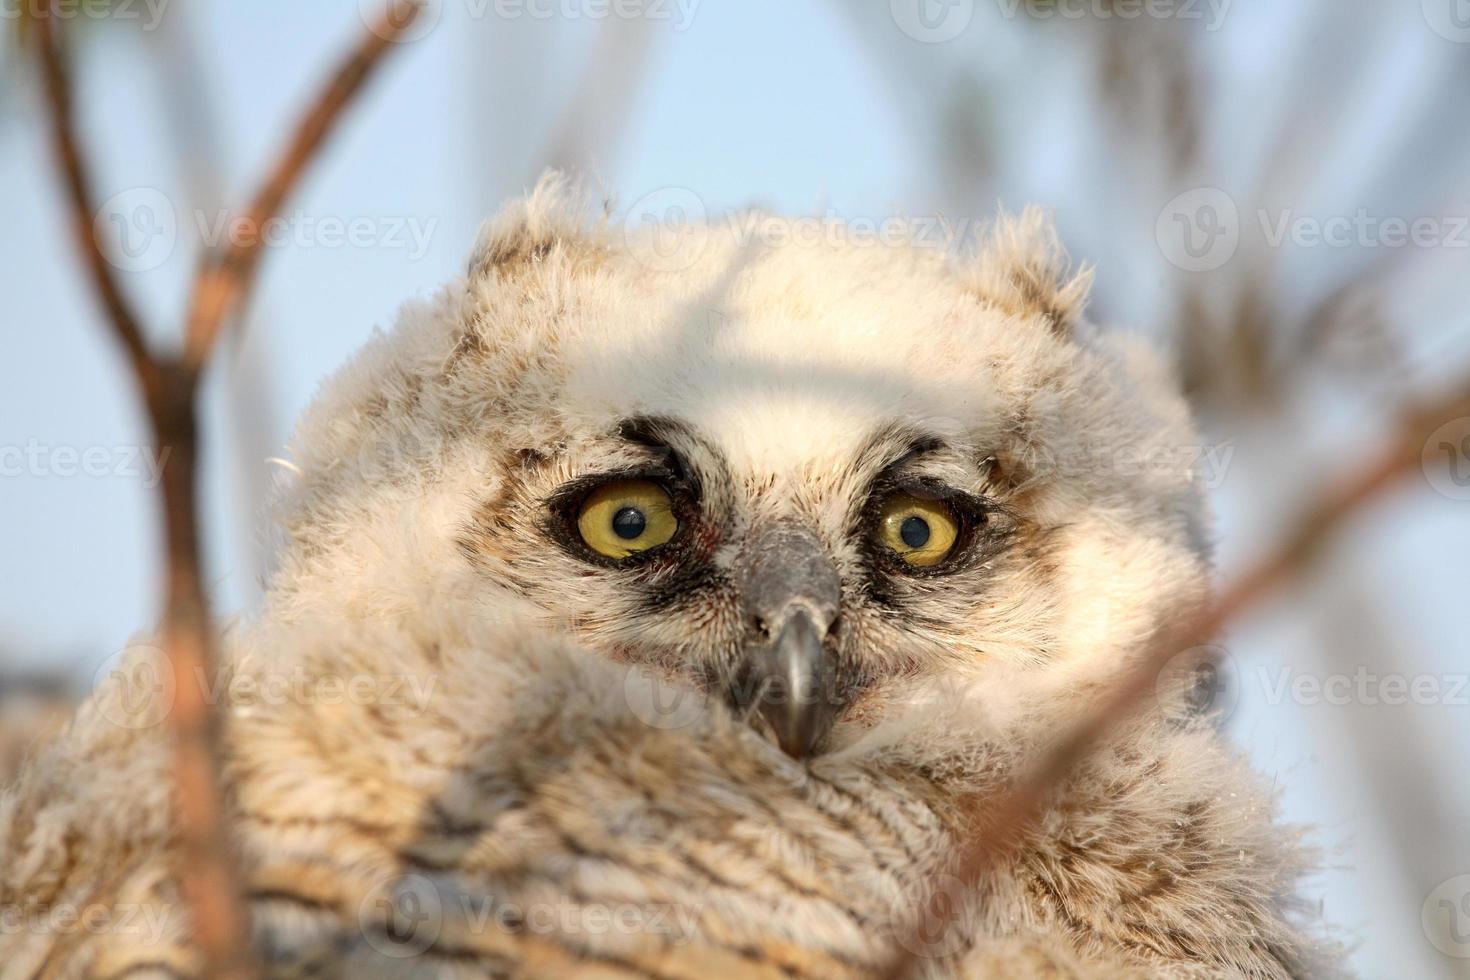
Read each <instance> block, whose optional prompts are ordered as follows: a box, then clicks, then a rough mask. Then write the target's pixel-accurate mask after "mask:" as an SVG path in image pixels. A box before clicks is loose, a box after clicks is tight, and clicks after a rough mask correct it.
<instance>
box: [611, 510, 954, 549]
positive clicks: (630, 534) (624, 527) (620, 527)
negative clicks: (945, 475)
mask: <svg viewBox="0 0 1470 980" xmlns="http://www.w3.org/2000/svg"><path fill="white" fill-rule="evenodd" d="M612 524H613V533H614V534H616V535H617V536H618V537H620V538H622V539H623V540H624V541H632V540H633V539H634V538H636V537H638V536H639V535H640V534H642V533H643V531H644V529H645V528H647V527H648V518H646V517H644V516H643V511H641V510H639V509H638V508H637V507H624V508H623V509H622V510H620V511H618V512H617V513H616V514H614V515H613V521H612ZM928 536H929V529H928V528H925V529H924V537H926V538H927V537H928Z"/></svg>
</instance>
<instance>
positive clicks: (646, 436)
mask: <svg viewBox="0 0 1470 980" xmlns="http://www.w3.org/2000/svg"><path fill="white" fill-rule="evenodd" d="M617 433H618V435H619V436H620V437H621V438H623V439H626V440H628V441H629V442H631V443H636V444H637V445H639V446H645V447H647V448H649V449H670V448H672V447H671V443H673V442H676V441H682V442H692V441H696V439H695V436H694V433H693V432H691V431H690V429H689V427H688V426H687V425H685V424H684V423H683V422H680V421H679V420H678V419H671V418H665V417H663V416H659V415H634V416H632V417H630V418H626V419H622V420H621V421H619V422H618V427H617Z"/></svg>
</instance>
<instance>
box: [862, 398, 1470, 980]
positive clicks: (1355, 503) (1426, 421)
mask: <svg viewBox="0 0 1470 980" xmlns="http://www.w3.org/2000/svg"><path fill="white" fill-rule="evenodd" d="M1465 416H1470V382H1466V383H1465V384H1463V385H1461V386H1460V387H1459V388H1457V389H1456V390H1454V391H1452V392H1450V393H1449V394H1447V395H1445V396H1444V397H1442V398H1439V399H1437V400H1435V401H1433V402H1431V403H1428V404H1426V405H1424V406H1422V407H1420V408H1419V409H1417V410H1415V411H1412V412H1409V413H1408V414H1406V415H1405V416H1404V417H1403V419H1402V420H1401V421H1400V423H1399V425H1398V427H1397V431H1396V433H1395V435H1394V437H1393V439H1392V440H1391V441H1390V442H1389V443H1388V445H1386V446H1385V447H1384V448H1383V449H1382V450H1381V451H1380V453H1379V455H1378V456H1377V457H1376V458H1375V459H1373V460H1372V461H1371V462H1370V463H1369V464H1368V465H1366V466H1364V467H1362V468H1361V469H1360V470H1358V471H1357V472H1355V473H1353V474H1352V475H1351V476H1350V477H1348V478H1347V479H1346V480H1345V481H1344V482H1342V483H1341V484H1339V485H1337V486H1336V487H1333V488H1331V489H1329V490H1327V491H1326V492H1324V493H1323V494H1322V495H1321V496H1320V497H1318V498H1317V499H1316V500H1314V501H1313V502H1312V503H1311V504H1310V505H1309V506H1307V507H1305V508H1304V509H1303V511H1302V513H1301V514H1300V516H1299V517H1298V518H1297V519H1296V521H1295V522H1294V523H1293V524H1292V525H1291V526H1290V528H1289V530H1288V531H1287V532H1286V533H1285V534H1284V535H1283V536H1282V538H1281V540H1280V543H1279V544H1278V545H1277V546H1276V548H1275V549H1274V550H1273V551H1271V552H1270V553H1269V554H1268V555H1267V556H1266V557H1265V558H1264V559H1262V560H1261V561H1260V562H1258V563H1257V564H1256V565H1254V566H1253V567H1251V568H1250V569H1249V570H1248V571H1247V572H1246V573H1245V574H1243V575H1241V576H1240V577H1239V578H1238V579H1236V581H1235V583H1234V584H1233V585H1232V586H1230V587H1229V588H1227V589H1225V590H1224V591H1222V592H1221V593H1220V594H1219V596H1218V597H1217V598H1216V599H1215V600H1214V601H1213V602H1211V603H1208V604H1205V605H1204V606H1202V607H1201V608H1198V609H1196V610H1195V611H1194V612H1193V613H1192V614H1191V615H1189V616H1186V617H1184V618H1182V619H1180V620H1179V621H1177V622H1176V623H1174V624H1172V625H1170V626H1167V627H1165V628H1164V629H1162V630H1161V631H1160V632H1159V633H1158V634H1156V635H1155V637H1154V639H1153V640H1152V641H1151V642H1150V644H1149V645H1148V647H1147V648H1146V649H1145V651H1144V653H1143V656H1142V657H1141V658H1140V660H1139V661H1138V663H1137V664H1136V665H1135V666H1134V667H1133V669H1131V670H1130V671H1128V672H1127V673H1126V674H1125V675H1124V676H1123V677H1122V678H1121V679H1120V680H1119V681H1118V682H1117V683H1116V684H1115V685H1114V686H1113V687H1112V688H1111V689H1110V690H1108V691H1106V692H1104V696H1103V697H1102V698H1101V699H1100V701H1099V706H1098V707H1097V708H1095V709H1094V710H1093V711H1092V712H1090V713H1089V714H1088V715H1086V716H1085V717H1084V718H1083V719H1082V721H1080V722H1078V723H1077V724H1076V725H1074V726H1073V727H1072V728H1071V729H1070V730H1068V731H1067V732H1066V733H1065V734H1064V735H1062V737H1060V738H1058V739H1057V740H1056V741H1054V742H1052V743H1051V745H1050V747H1049V748H1048V749H1046V751H1044V752H1043V753H1042V754H1041V759H1040V761H1039V763H1038V764H1036V765H1035V766H1034V767H1033V768H1032V769H1031V770H1030V771H1029V772H1027V773H1025V774H1023V775H1022V776H1021V777H1020V778H1019V779H1018V780H1017V781H1016V783H1015V784H1014V785H1013V786H1012V787H1011V788H1010V789H1009V790H1008V791H1006V792H1005V793H1003V794H1001V795H1000V797H999V799H995V798H989V799H985V798H976V799H972V800H970V801H968V802H969V803H970V804H972V806H973V808H974V809H975V811H977V812H978V813H981V814H983V817H982V818H981V819H979V820H977V821H976V824H977V832H976V833H975V834H974V839H973V841H972V842H971V844H970V845H969V846H968V847H967V848H966V849H965V850H964V851H962V852H961V854H960V856H959V858H958V860H957V861H956V862H955V863H954V865H953V866H952V871H951V873H953V874H954V875H955V876H956V877H957V878H958V879H959V880H960V881H961V882H964V883H965V884H967V885H968V884H970V883H973V882H974V881H976V880H977V879H978V878H979V877H980V875H982V874H983V873H985V871H986V870H987V869H989V868H990V867H991V866H992V865H993V864H994V863H995V862H996V861H997V860H998V859H1000V858H1001V857H1003V856H1004V854H1005V853H1006V852H1007V851H1008V850H1009V849H1010V848H1012V847H1013V846H1014V845H1015V844H1016V842H1017V841H1018V839H1019V838H1020V837H1021V836H1022V835H1023V834H1024V833H1025V831H1026V830H1027V829H1029V828H1030V827H1031V825H1032V823H1033V821H1034V820H1035V819H1036V817H1037V816H1038V814H1039V811H1040V810H1041V808H1042V806H1043V805H1044V804H1045V803H1046V801H1047V799H1048V798H1049V797H1050V795H1051V794H1052V792H1053V791H1054V790H1055V789H1056V787H1057V786H1058V785H1059V784H1060V783H1061V782H1062V780H1063V779H1065V778H1066V776H1067V775H1068V774H1069V773H1070V772H1071V771H1072V769H1073V768H1074V767H1075V766H1076V765H1077V764H1078V763H1079V762H1081V761H1083V760H1084V759H1086V758H1087V757H1088V756H1089V755H1090V754H1091V752H1092V750H1093V749H1095V748H1096V747H1097V746H1098V745H1099V744H1101V743H1102V741H1103V739H1104V738H1105V736H1106V735H1107V733H1108V731H1109V730H1110V729H1111V728H1113V727H1114V726H1116V725H1118V724H1119V723H1121V722H1122V721H1123V720H1125V719H1127V718H1129V717H1131V716H1132V714H1133V713H1134V712H1135V711H1136V710H1137V709H1138V708H1139V707H1140V705H1142V704H1143V703H1144V702H1145V699H1146V698H1147V696H1148V694H1149V693H1150V692H1151V691H1153V690H1155V685H1156V683H1157V680H1158V677H1159V675H1160V673H1161V672H1162V671H1163V670H1164V669H1165V668H1166V667H1167V666H1168V664H1169V662H1170V660H1172V659H1173V658H1174V657H1175V656H1176V655H1177V654H1178V653H1179V652H1180V651H1182V650H1188V649H1190V648H1191V647H1197V646H1201V645H1203V644H1206V643H1209V642H1210V641H1211V640H1212V639H1214V637H1215V636H1216V635H1217V634H1219V632H1220V631H1221V630H1222V629H1223V628H1224V627H1225V626H1226V625H1227V624H1228V623H1230V622H1232V621H1233V620H1235V619H1236V618H1237V617H1239V616H1240V615H1241V614H1242V613H1243V612H1244V611H1245V610H1247V609H1249V608H1251V607H1252V606H1254V605H1255V604H1256V603H1258V602H1260V601H1261V600H1262V599H1264V598H1266V597H1267V596H1269V595H1272V594H1274V593H1276V592H1278V591H1279V590H1280V589H1281V588H1282V587H1284V586H1286V585H1288V584H1290V583H1291V581H1292V580H1293V579H1295V578H1296V577H1297V576H1298V575H1299V574H1300V573H1301V572H1302V571H1304V570H1305V569H1306V568H1307V567H1308V566H1310V565H1311V564H1312V562H1313V561H1314V560H1315V559H1316V558H1317V556H1318V555H1319V554H1320V553H1321V551H1322V548H1323V546H1324V545H1325V544H1326V543H1327V542H1328V541H1329V540H1330V539H1331V537H1332V536H1333V534H1334V533H1335V532H1336V531H1337V530H1338V529H1339V528H1340V527H1341V526H1342V525H1343V524H1344V523H1345V522H1346V520H1347V519H1348V518H1349V517H1351V516H1352V515H1354V514H1355V513H1356V512H1357V511H1359V510H1360V509H1361V508H1362V507H1364V506H1365V505H1367V504H1368V503H1370V502H1371V501H1373V500H1374V499H1376V498H1377V497H1379V496H1380V495H1382V494H1383V493H1384V492H1385V491H1386V490H1388V489H1389V488H1390V487H1392V486H1394V485H1395V484H1396V483H1398V482H1399V481H1400V480H1401V479H1402V478H1404V477H1405V476H1406V475H1407V474H1409V473H1410V472H1412V471H1414V470H1416V469H1418V468H1419V467H1420V466H1421V464H1422V458H1423V456H1422V454H1423V447H1424V443H1425V441H1426V439H1427V438H1428V437H1429V434H1430V433H1431V432H1433V431H1434V430H1435V429H1436V428H1438V427H1439V426H1440V425H1441V424H1443V423H1444V422H1446V421H1447V420H1450V419H1455V418H1462V417H1465ZM930 925H932V923H930ZM910 938H911V941H908V942H904V943H902V944H900V948H901V949H902V950H904V952H902V953H900V954H899V956H898V957H897V958H896V960H895V962H894V964H893V965H892V967H891V968H890V969H889V970H888V971H887V974H886V975H887V976H889V977H909V976H914V975H916V974H917V972H918V970H917V967H918V966H919V960H918V957H917V955H916V954H915V953H913V952H912V951H911V950H912V949H918V948H921V947H920V945H919V943H918V941H917V940H916V939H914V938H913V937H910ZM931 939H932V936H931Z"/></svg>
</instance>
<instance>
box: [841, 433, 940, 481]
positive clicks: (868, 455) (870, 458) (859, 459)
mask: <svg viewBox="0 0 1470 980" xmlns="http://www.w3.org/2000/svg"><path fill="white" fill-rule="evenodd" d="M945 446H946V443H945V442H944V440H943V439H940V438H939V437H938V436H935V435H932V434H930V433H927V432H921V431H919V430H918V429H915V428H914V427H913V426H912V425H907V424H904V423H902V422H893V423H891V424H889V425H885V426H883V427H882V428H881V429H879V430H878V431H876V432H874V433H873V434H872V435H871V436H869V437H868V440H867V442H865V443H864V444H863V447H862V448H861V449H859V450H858V452H857V456H856V463H857V467H858V468H859V469H860V470H870V469H871V470H877V471H878V472H879V473H880V474H883V473H891V472H892V471H893V470H896V469H898V468H899V467H901V466H903V465H904V464H905V463H908V462H910V461H912V460H914V459H916V458H918V457H920V456H925V455H927V454H929V453H933V452H938V451H939V450H941V449H944V448H945Z"/></svg>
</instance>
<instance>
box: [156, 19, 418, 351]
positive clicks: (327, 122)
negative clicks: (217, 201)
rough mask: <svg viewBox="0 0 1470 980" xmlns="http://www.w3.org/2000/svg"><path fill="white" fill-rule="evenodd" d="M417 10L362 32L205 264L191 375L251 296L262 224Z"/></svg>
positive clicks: (196, 302) (189, 341)
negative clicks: (229, 235)
mask: <svg viewBox="0 0 1470 980" xmlns="http://www.w3.org/2000/svg"><path fill="white" fill-rule="evenodd" d="M421 9H422V0H398V2H397V3H396V4H395V6H394V8H392V9H390V10H388V11H387V12H386V13H385V14H384V15H383V17H382V19H381V20H379V21H378V23H377V24H375V25H374V26H373V28H372V30H370V31H368V32H367V34H366V35H365V36H364V37H363V39H362V41H361V42H360V43H359V44H358V46H357V49H356V50H354V51H353V52H352V53H351V55H350V56H349V57H348V58H347V59H346V60H345V61H343V62H342V64H341V65H339V66H338V68H337V70H336V72H334V73H333V75H332V78H331V81H330V82H329V83H328V84H327V86H326V88H325V89H323V90H322V92H321V94H320V95H319V96H318V97H317V99H316V101H315V103H314V104H313V105H312V107H311V109H310V110H309V111H308V112H307V113H306V115H304V116H302V117H301V121H300V122H299V123H297V125H296V129H295V132H294V133H293V134H292V137H291V141H290V142H289V143H288V144H287V145H286V149H285V151H284V152H283V153H282V154H281V155H280V156H279V157H278V158H277V161H278V162H277V163H276V165H275V167H274V168H272V170H271V172H270V174H269V176H268V177H267V178H266V180H265V183H264V184H262V185H261V187H260V190H259V191H258V192H257V193H256V195H255V199H254V200H253V201H252V202H251V204H250V207H249V209H248V210H247V211H246V212H245V213H244V214H243V215H241V216H239V217H238V218H236V219H235V220H234V222H232V227H233V228H235V229H237V230H239V231H240V232H242V234H240V235H237V236H234V238H235V240H234V241H233V242H232V243H231V245H230V248H229V249H228V250H227V251H225V252H224V253H223V254H221V255H214V256H210V257H208V258H206V260H205V262H204V264H203V266H202V267H201V268H200V270H199V276H198V278H197V279H196V281H195V283H194V297H193V301H192V302H191V304H190V307H189V317H188V321H187V323H186V326H185V335H184V357H183V361H184V363H185V364H186V365H188V366H189V367H190V368H192V369H193V370H196V371H197V370H198V369H199V368H201V367H202V366H203V364H204V362H205V360H206V359H207V358H208V357H209V352H210V350H212V349H213V347H214V344H215V341H216V340H217V339H218V337H219V332H220V327H221V325H222V324H223V323H224V322H225V320H226V319H227V318H228V317H229V316H231V315H232V314H233V313H234V312H235V311H236V310H237V308H238V307H239V306H240V304H241V303H242V302H243V301H244V299H245V297H246V296H247V295H248V294H249V292H250V287H251V285H252V284H253V283H254V281H255V273H256V270H257V269H258V268H259V265H260V256H261V250H262V248H263V246H264V242H265V236H264V234H263V233H262V232H263V229H264V227H265V224H266V222H267V221H269V220H270V219H271V218H273V217H275V215H276V213H277V212H278V211H280V209H281V205H282V204H283V203H284V202H285V200H286V198H287V197H288V196H290V194H291V191H292V190H293V189H295V187H296V184H297V183H298V182H299V181H300V179H301V175H302V173H303V172H305V170H306V166H307V164H309V163H310V162H311V161H312V160H313V159H315V157H316V155H317V153H318V152H319V151H320V149H321V146H322V142H323V141H324V140H325V139H326V137H327V135H328V133H330V132H331V130H332V126H333V124H334V123H335V122H336V121H337V120H338V119H339V118H340V117H341V115H342V110H343V109H344V108H345V107H346V106H347V104H348V103H349V102H351V101H352V97H353V96H354V95H356V94H357V93H358V92H359V91H360V90H361V89H362V86H363V83H364V82H366V81H367V79H368V77H369V76H370V75H371V74H372V71H373V69H374V68H375V67H376V66H377V65H378V63H379V62H380V61H381V60H382V56H383V52H384V51H385V50H386V49H387V48H388V47H389V46H390V45H392V44H393V43H394V42H396V41H397V40H398V38H399V37H400V36H401V35H402V34H403V32H404V31H406V30H408V28H409V27H410V26H411V25H412V24H413V21H414V19H415V18H416V17H417V16H418V14H419V11H420V10H421Z"/></svg>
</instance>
